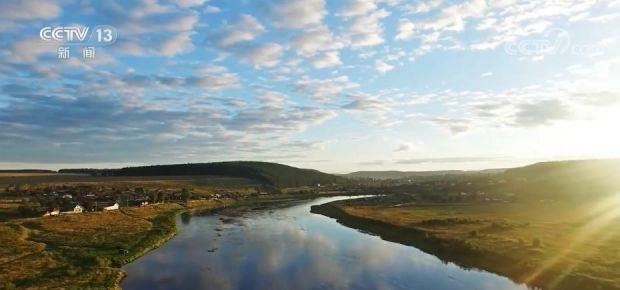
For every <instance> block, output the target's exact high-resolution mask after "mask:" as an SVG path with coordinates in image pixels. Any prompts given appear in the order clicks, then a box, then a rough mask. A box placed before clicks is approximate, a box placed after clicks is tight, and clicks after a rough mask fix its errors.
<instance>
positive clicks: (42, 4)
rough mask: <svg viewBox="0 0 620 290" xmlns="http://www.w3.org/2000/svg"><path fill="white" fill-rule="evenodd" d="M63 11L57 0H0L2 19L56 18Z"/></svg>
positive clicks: (0, 17) (0, 16)
mask: <svg viewBox="0 0 620 290" xmlns="http://www.w3.org/2000/svg"><path fill="white" fill-rule="evenodd" d="M61 12H62V9H61V8H60V6H59V5H58V2H57V1H39V0H4V1H0V19H2V20H32V19H54V18H56V17H58V16H59V15H60V13H61Z"/></svg>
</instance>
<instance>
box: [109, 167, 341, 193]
mask: <svg viewBox="0 0 620 290" xmlns="http://www.w3.org/2000/svg"><path fill="white" fill-rule="evenodd" d="M113 175H115V176H167V175H221V176H232V177H242V178H249V179H254V180H258V181H260V182H263V183H265V184H269V185H274V186H279V187H291V186H304V185H316V184H328V183H337V182H340V181H342V180H343V179H342V178H341V177H338V176H335V175H331V174H327V173H323V172H320V171H318V170H313V169H302V168H297V167H292V166H288V165H283V164H278V163H270V162H254V161H230V162H214V163H193V164H172V165H154V166H140V167H126V168H122V169H118V170H114V171H113Z"/></svg>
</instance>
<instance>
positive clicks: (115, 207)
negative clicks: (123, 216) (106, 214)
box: [103, 202, 118, 210]
mask: <svg viewBox="0 0 620 290" xmlns="http://www.w3.org/2000/svg"><path fill="white" fill-rule="evenodd" d="M117 209H118V202H117V203H115V204H113V205H111V206H106V207H104V208H103V210H117Z"/></svg>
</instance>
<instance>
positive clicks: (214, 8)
mask: <svg viewBox="0 0 620 290" xmlns="http://www.w3.org/2000/svg"><path fill="white" fill-rule="evenodd" d="M202 11H203V12H204V13H207V14H214V13H220V12H222V10H221V9H220V8H219V7H217V6H211V5H207V7H205V9H203V10H202Z"/></svg>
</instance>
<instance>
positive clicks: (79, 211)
mask: <svg viewBox="0 0 620 290" xmlns="http://www.w3.org/2000/svg"><path fill="white" fill-rule="evenodd" d="M83 211H84V207H83V206H81V205H79V204H78V205H76V206H75V207H74V208H73V212H74V213H81V212H83Z"/></svg>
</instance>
